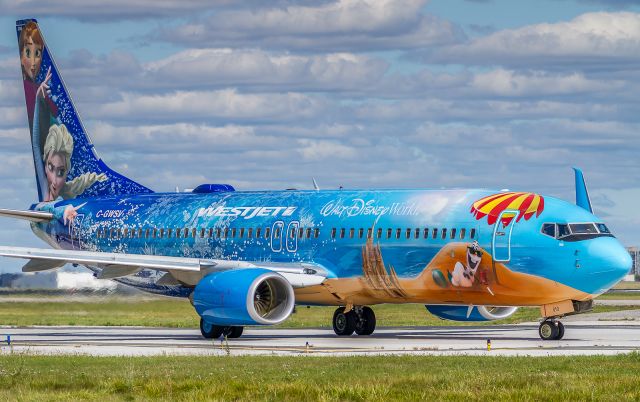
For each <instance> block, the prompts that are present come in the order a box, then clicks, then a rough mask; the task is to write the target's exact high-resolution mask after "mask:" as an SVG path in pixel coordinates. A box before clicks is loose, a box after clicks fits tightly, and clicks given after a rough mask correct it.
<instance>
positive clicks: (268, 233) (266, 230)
mask: <svg viewBox="0 0 640 402" xmlns="http://www.w3.org/2000/svg"><path fill="white" fill-rule="evenodd" d="M269 237H271V228H265V229H264V238H265V239H268V238H269Z"/></svg>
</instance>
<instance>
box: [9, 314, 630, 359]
mask: <svg viewBox="0 0 640 402" xmlns="http://www.w3.org/2000/svg"><path fill="white" fill-rule="evenodd" d="M576 318H577V317H576ZM565 326H566V335H565V339H563V340H561V341H545V342H543V341H542V340H540V339H539V337H538V333H537V331H538V326H537V323H528V324H517V325H489V326H465V327H461V326H455V327H453V326H452V327H404V328H379V329H378V330H376V332H375V333H374V335H372V336H367V337H365V336H357V335H353V336H350V337H337V336H336V335H334V333H333V331H332V330H331V329H274V328H246V329H245V334H244V335H243V336H242V337H241V338H239V339H229V340H228V341H227V342H224V341H222V340H215V341H212V340H205V339H203V338H202V337H201V336H200V332H199V331H198V330H195V329H173V328H172V329H168V328H143V327H23V328H8V327H0V341H2V342H1V343H0V353H2V354H7V353H37V354H87V355H96V356H147V355H162V354H164V355H233V356H236V355H316V356H317V355H321V356H324V355H339V356H341V355H343V356H344V355H367V354H374V355H380V354H433V355H460V354H463V355H464V354H466V355H503V356H513V355H530V356H555V355H593V354H607V355H610V354H619V353H629V352H633V351H640V322H635V321H630V320H627V319H624V318H622V319H620V320H619V321H607V322H603V321H596V320H592V321H584V320H580V321H577V320H576V321H571V320H566V321H565ZM7 335H9V336H10V338H11V344H10V345H8V344H7V341H6V340H7ZM489 339H490V340H491V350H488V349H487V340H489Z"/></svg>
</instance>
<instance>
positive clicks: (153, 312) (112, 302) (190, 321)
mask: <svg viewBox="0 0 640 402" xmlns="http://www.w3.org/2000/svg"><path fill="white" fill-rule="evenodd" d="M61 300H65V299H64V298H52V297H42V298H41V299H40V301H33V300H32V299H29V300H28V301H17V300H13V301H10V302H2V303H0V325H13V326H28V325H104V326H115V325H124V326H150V327H176V328H197V327H198V323H199V318H198V315H197V314H196V312H195V311H194V309H193V307H191V304H190V303H189V301H188V300H184V299H170V298H155V299H149V298H140V299H139V298H136V297H107V298H104V297H103V298H96V299H90V300H89V301H87V300H86V299H84V300H82V299H81V300H75V301H69V302H62V301H61ZM633 308H640V306H635V307H620V306H596V308H595V309H594V312H605V311H618V310H626V309H633ZM373 309H374V311H375V313H376V317H377V320H378V325H379V326H442V325H447V326H448V325H477V324H478V323H456V322H452V321H443V320H440V319H439V318H437V317H435V316H433V315H431V314H429V313H427V311H426V309H425V308H424V306H422V305H417V304H404V305H391V304H387V305H380V306H373ZM334 310H335V307H311V308H306V307H298V308H297V312H296V313H295V314H293V315H292V316H291V317H290V318H289V319H288V320H287V321H285V322H284V323H283V324H281V325H280V327H286V328H308V327H325V328H328V327H330V326H331V318H332V316H333V311H334ZM539 314H540V313H539V309H538V308H521V309H519V310H518V311H517V312H516V313H515V314H514V315H513V316H511V317H509V318H507V319H506V320H502V321H498V323H518V322H526V321H535V320H537V319H538V318H539ZM483 324H493V322H489V323H483Z"/></svg>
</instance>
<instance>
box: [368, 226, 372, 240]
mask: <svg viewBox="0 0 640 402" xmlns="http://www.w3.org/2000/svg"><path fill="white" fill-rule="evenodd" d="M372 236H373V228H369V229H367V239H371V237H372Z"/></svg>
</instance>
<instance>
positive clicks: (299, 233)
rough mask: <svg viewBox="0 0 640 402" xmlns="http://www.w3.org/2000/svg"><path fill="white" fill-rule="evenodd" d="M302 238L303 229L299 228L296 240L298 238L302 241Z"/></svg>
mask: <svg viewBox="0 0 640 402" xmlns="http://www.w3.org/2000/svg"><path fill="white" fill-rule="evenodd" d="M303 237H304V229H303V228H300V229H299V230H298V238H299V239H302V238H303Z"/></svg>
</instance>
